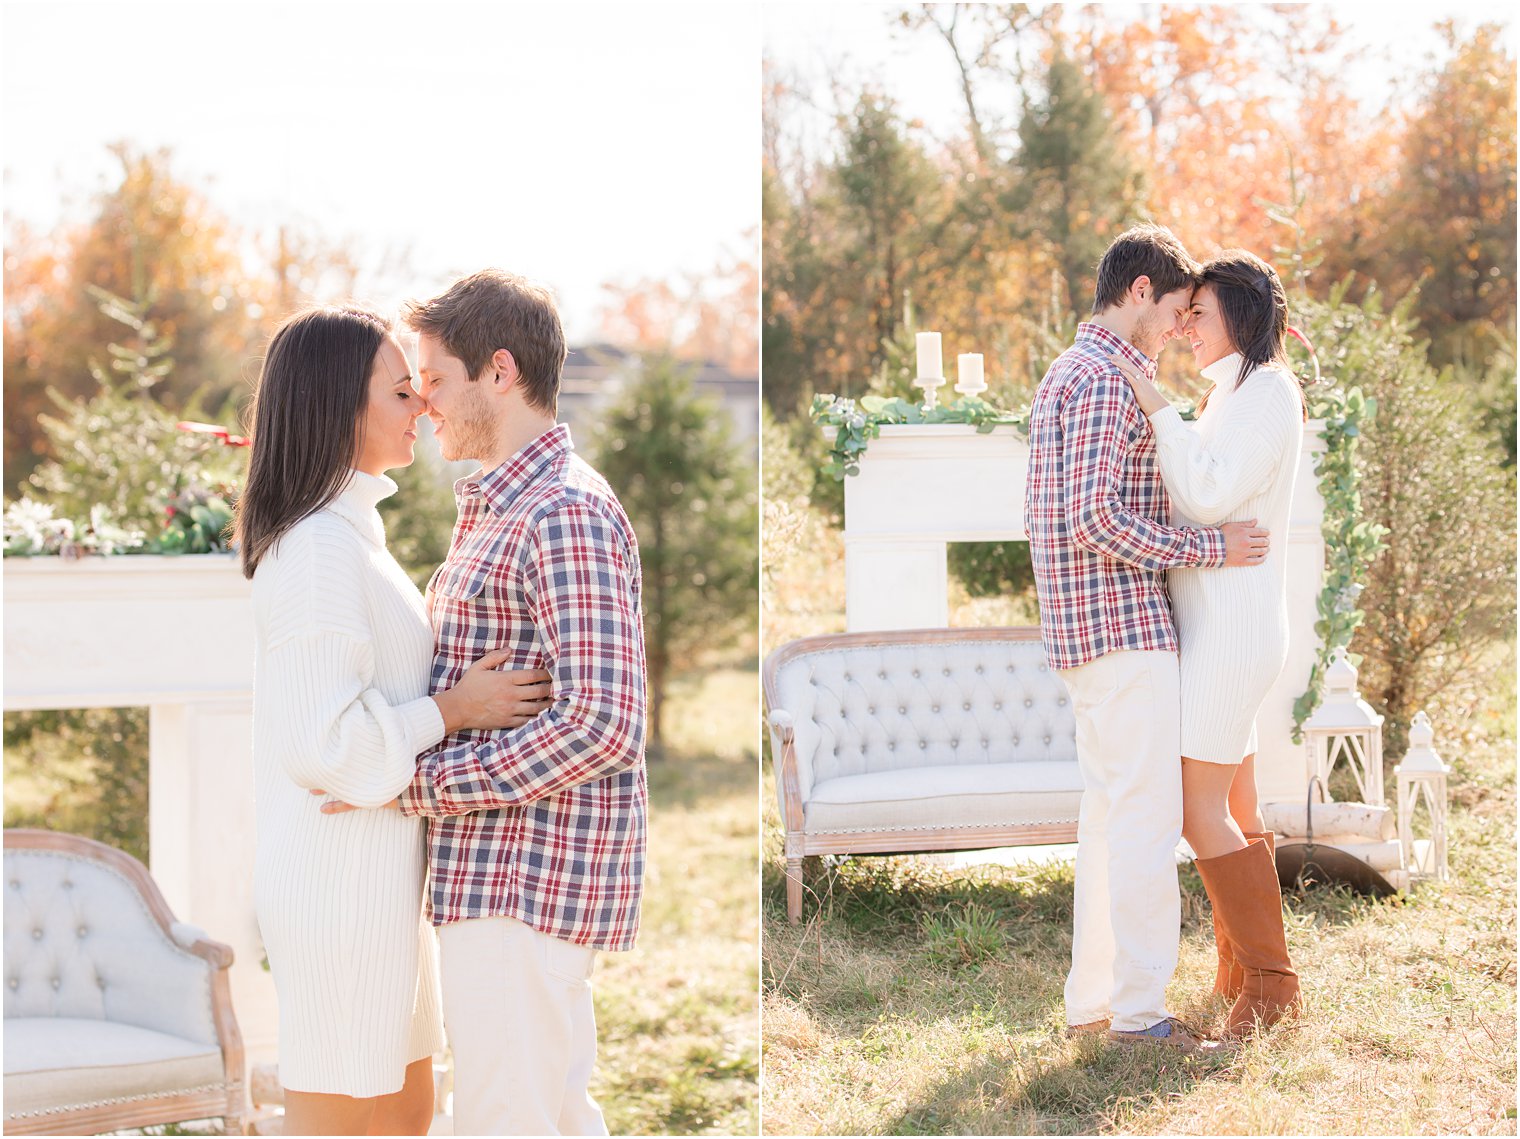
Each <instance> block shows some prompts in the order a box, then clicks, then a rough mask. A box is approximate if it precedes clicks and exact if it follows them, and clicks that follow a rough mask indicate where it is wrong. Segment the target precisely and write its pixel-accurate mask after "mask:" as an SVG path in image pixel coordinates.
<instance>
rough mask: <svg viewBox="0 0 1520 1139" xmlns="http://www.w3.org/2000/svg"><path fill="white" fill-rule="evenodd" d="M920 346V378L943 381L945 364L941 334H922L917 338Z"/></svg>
mask: <svg viewBox="0 0 1520 1139" xmlns="http://www.w3.org/2000/svg"><path fill="white" fill-rule="evenodd" d="M915 340H916V342H917V345H918V378H919V379H921V380H942V379H944V378H945V372H944V362H943V358H942V357H941V355H940V347H939V333H937V332H920V333H918V335H917V336H916V337H915Z"/></svg>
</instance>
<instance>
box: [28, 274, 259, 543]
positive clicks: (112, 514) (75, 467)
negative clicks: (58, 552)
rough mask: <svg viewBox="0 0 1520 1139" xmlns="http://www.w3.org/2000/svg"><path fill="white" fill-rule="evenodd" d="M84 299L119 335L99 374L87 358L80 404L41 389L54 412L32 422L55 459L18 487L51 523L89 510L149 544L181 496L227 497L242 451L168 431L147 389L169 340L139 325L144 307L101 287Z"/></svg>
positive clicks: (196, 403) (195, 400)
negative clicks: (87, 394) (87, 390)
mask: <svg viewBox="0 0 1520 1139" xmlns="http://www.w3.org/2000/svg"><path fill="white" fill-rule="evenodd" d="M91 293H92V295H93V296H94V297H95V299H96V302H97V304H98V306H99V308H100V311H101V312H102V313H103V314H104V315H105V316H106V317H108V318H109V319H110V320H111V321H113V322H115V325H116V327H117V329H118V331H122V330H125V333H126V335H124V336H122V338H121V341H120V342H112V343H111V344H110V345H108V349H107V350H108V352H109V354H110V358H111V363H110V367H109V369H108V368H106V367H105V366H103V365H101V364H100V363H99V362H97V361H93V360H92V361H91V362H90V364H89V370H90V374H91V375H92V376H93V378H94V380H95V384H96V390H95V393H94V395H93V396H92V397H91V398H90V399H89V400H88V401H85V402H77V401H75V400H71V399H68V398H66V397H65V396H64V395H63V393H61V392H59V391H56V390H54V389H49V392H48V394H49V396H50V397H51V398H52V400H53V402H54V404H55V405H56V406H57V408H58V410H59V414H58V415H56V416H53V415H44V416H42V417H41V423H40V426H41V429H42V433H43V437H44V438H45V439H46V441H47V443H48V448H49V451H50V452H51V453H52V454H53V455H56V456H57V458H54V459H49V460H47V461H46V462H44V463H43V464H42V465H41V466H39V467H38V468H37V470H36V471H35V472H34V473H33V474H32V475H31V477H30V478H29V479H28V480H27V483H28V485H27V487H26V489H27V490H28V491H31V492H34V497H39V498H41V499H42V500H43V501H45V502H47V503H49V504H50V505H52V506H53V508H54V510H55V511H56V513H57V515H58V516H59V517H61V518H69V519H73V520H76V521H78V520H82V519H86V518H89V517H90V516H91V513H92V511H95V510H96V509H97V508H98V509H99V510H100V511H102V512H103V513H104V515H105V516H106V517H107V518H109V519H110V520H111V522H113V523H115V524H117V525H119V526H124V527H128V528H131V529H136V530H140V531H142V532H143V533H145V534H147V535H148V536H149V537H150V538H151V537H153V536H155V535H157V534H159V532H160V531H161V530H162V529H163V528H164V517H165V511H166V509H167V508H168V507H170V506H171V505H176V504H178V505H179V506H185V507H186V508H190V506H191V504H190V503H189V502H187V501H186V500H187V498H188V499H194V500H195V501H194V505H196V506H201V507H203V508H204V507H205V505H206V503H207V502H209V501H210V500H211V499H213V498H217V499H219V498H221V496H223V495H224V494H227V493H230V491H231V488H232V487H233V486H234V484H236V483H237V482H239V481H240V480H241V478H242V477H243V474H244V473H245V471H246V463H247V453H246V452H245V451H243V450H241V449H236V448H228V447H225V446H223V445H222V443H220V442H218V441H217V440H216V439H215V438H213V437H210V436H207V435H203V434H187V433H186V432H183V431H178V430H176V429H175V423H176V422H177V420H178V417H177V416H175V415H172V414H170V413H169V412H168V411H167V410H165V409H164V408H163V407H162V406H160V405H159V404H158V403H157V402H156V400H155V399H154V390H155V389H156V387H157V386H158V385H159V384H160V383H162V382H163V381H164V380H165V379H166V377H168V376H169V374H170V373H171V371H172V370H173V359H172V356H171V353H172V352H173V350H174V343H173V341H172V340H171V339H170V338H169V337H168V336H166V335H164V334H163V333H162V332H160V330H159V326H158V325H157V323H156V322H154V321H151V320H149V319H148V317H147V313H148V310H149V308H150V302H149V301H148V300H146V299H144V298H141V297H139V298H137V299H135V300H130V301H129V300H126V299H124V298H122V297H118V296H116V295H114V294H112V293H109V292H107V291H106V290H104V289H92V290H91ZM186 412H187V414H190V415H192V416H193V417H199V416H200V415H203V414H204V412H202V410H201V405H200V397H199V394H198V393H196V394H193V395H192V396H191V397H190V398H189V400H188V401H187V407H186ZM36 492H40V493H36ZM219 509H220V510H225V509H226V507H225V504H224V503H223V504H222V505H221V506H220V507H219Z"/></svg>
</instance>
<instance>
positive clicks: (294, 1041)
mask: <svg viewBox="0 0 1520 1139" xmlns="http://www.w3.org/2000/svg"><path fill="white" fill-rule="evenodd" d="M426 410H427V405H426V403H425V401H424V400H423V399H422V398H421V397H420V396H418V395H417V393H416V392H414V391H413V390H412V380H411V376H410V375H409V374H408V369H407V363H406V357H405V356H404V355H403V354H402V351H401V347H400V345H399V344H398V343H397V342H396V340H395V338H394V337H393V336H392V335H391V334H390V325H389V323H388V322H387V321H386V320H384V319H383V318H382V317H379V316H377V315H375V314H374V313H370V312H365V311H362V310H359V309H350V308H318V309H312V310H310V311H307V312H303V313H300V314H298V315H296V316H294V317H292V318H291V319H290V320H288V321H286V322H285V324H284V325H283V326H281V328H280V329H279V331H278V332H276V333H275V336H274V339H273V340H272V341H271V343H270V345H269V352H268V355H267V357H266V359H265V361H264V368H263V373H262V375H261V376H260V379H259V386H258V391H257V395H256V397H255V406H254V411H253V422H254V429H253V453H252V456H251V459H250V463H249V471H248V480H247V485H246V487H245V488H244V491H243V494H242V496H241V498H240V500H239V502H238V516H237V540H238V544H239V548H240V550H241V555H242V563H243V572H244V574H245V576H248V577H251V578H253V603H254V615H255V621H256V626H257V657H256V674H255V690H254V769H255V770H254V779H255V795H256V799H257V808H258V809H257V818H258V831H259V834H258V839H259V841H258V855H257V860H256V867H255V891H254V896H255V905H256V908H257V913H258V920H259V927H260V931H261V933H262V935H263V938H264V945H265V948H266V950H267V951H268V957H269V967H270V971H271V972H272V974H273V976H274V982H275V988H276V990H277V992H278V994H279V1003H280V1082H281V1083H282V1084H283V1085H284V1087H285V1132H286V1134H289V1135H324V1134H352V1135H362V1134H365V1133H369V1134H409V1135H421V1134H425V1133H426V1132H427V1129H428V1125H429V1123H430V1122H431V1120H432V1116H433V1082H432V1070H431V1062H430V1058H431V1057H432V1055H433V1054H434V1053H435V1052H437V1051H439V1050H440V1049H441V1048H442V1046H443V1034H442V1025H441V1021H440V1015H439V1007H440V1005H439V999H438V991H437V985H438V982H437V967H436V964H435V960H434V954H435V950H434V939H433V934H432V931H431V929H429V928H428V926H427V925H426V924H425V923H423V922H422V921H421V904H422V890H423V874H424V870H425V862H424V859H425V854H424V849H423V828H422V823H421V820H419V819H415V818H407V817H405V816H403V815H402V814H401V813H400V812H399V811H395V810H361V811H353V812H351V813H348V814H341V815H326V814H323V813H321V806H322V800H321V799H320V798H317V797H314V796H313V795H312V794H311V793H310V792H311V791H312V789H315V788H323V789H325V790H326V791H328V792H331V794H332V795H333V796H335V797H336V798H338V799H342V800H344V801H346V802H349V803H352V804H355V805H357V806H361V807H372V808H378V807H382V806H387V805H394V800H395V798H396V796H397V795H398V794H400V792H401V790H402V789H403V788H404V787H405V786H406V785H407V784H408V783H409V782H410V780H411V778H412V772H413V770H414V766H415V761H416V756H417V754H418V753H419V752H423V751H426V750H427V749H428V748H430V747H431V746H432V745H434V744H436V743H438V742H439V741H440V740H441V739H443V737H444V736H445V735H446V734H448V733H452V732H455V731H458V730H461V729H464V728H503V727H508V728H510V727H515V726H517V725H519V724H522V723H525V722H526V721H527V720H528V719H530V718H531V717H532V716H533V715H534V714H536V712H538V711H539V710H541V708H542V707H544V699H545V698H546V697H547V696H548V695H549V686H548V685H547V684H546V683H543V681H546V680H547V679H548V674H547V673H543V672H523V673H510V674H503V673H499V672H494V671H491V670H492V668H493V666H494V665H499V664H501V663H502V662H503V661H505V660H506V659H507V657H508V655H509V654H508V653H505V652H497V653H491V654H488V655H486V656H484V657H482V658H481V659H480V660H479V661H477V662H476V663H475V665H474V666H472V667H471V668H470V670H469V671H468V672H467V673H466V674H465V676H464V678H463V679H462V680H461V681H460V683H459V684H458V685H457V686H455V687H454V688H452V689H450V690H449V691H446V692H442V693H440V694H438V695H437V696H432V697H430V696H429V695H428V687H429V684H428V681H429V676H430V672H431V669H432V661H433V638H432V632H431V629H430V627H429V624H428V618H427V613H426V611H425V609H424V606H423V600H422V598H421V596H420V595H419V594H418V592H417V589H416V587H415V586H414V585H413V584H412V583H411V581H410V580H409V579H408V578H407V576H406V574H405V573H404V572H403V571H402V569H401V567H400V566H399V565H398V564H397V563H396V561H395V559H394V558H392V557H391V556H390V554H389V553H387V551H386V548H385V529H384V525H383V524H382V522H381V520H380V515H379V512H378V511H377V510H376V509H375V505H376V503H378V502H379V501H380V500H381V499H383V498H385V497H386V496H387V495H390V494H392V493H394V491H395V490H396V484H395V483H394V482H392V481H391V480H390V479H389V478H387V477H386V476H385V471H386V470H388V469H390V468H392V467H400V466H406V465H408V464H409V463H411V461H412V458H413V453H412V450H413V447H414V445H415V443H416V439H417V435H416V431H415V430H414V428H415V425H416V422H417V417H418V416H419V415H422V414H423V413H424V412H425V411H426Z"/></svg>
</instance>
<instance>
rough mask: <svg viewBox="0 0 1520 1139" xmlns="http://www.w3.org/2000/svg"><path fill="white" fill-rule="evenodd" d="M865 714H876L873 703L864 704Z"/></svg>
mask: <svg viewBox="0 0 1520 1139" xmlns="http://www.w3.org/2000/svg"><path fill="white" fill-rule="evenodd" d="M866 714H867V715H868V716H874V715H876V708H875V707H874V706H873V705H867V706H866Z"/></svg>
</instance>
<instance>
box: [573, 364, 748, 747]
mask: <svg viewBox="0 0 1520 1139" xmlns="http://www.w3.org/2000/svg"><path fill="white" fill-rule="evenodd" d="M593 454H594V456H595V458H594V460H593V461H594V464H595V466H596V467H597V469H598V470H599V471H601V473H602V474H603V475H604V476H605V477H606V479H607V481H608V482H609V483H610V484H611V486H612V489H613V491H614V492H615V493H616V494H617V496H618V498H619V500H620V501H621V502H622V504H623V508H624V509H625V510H626V511H627V512H628V518H629V521H631V522H632V523H633V529H634V533H635V534H636V535H637V537H638V542H639V558H640V562H641V564H642V568H643V583H644V596H643V600H644V640H645V653H646V656H647V661H648V669H649V738H650V743H651V744H652V745H654V746H656V747H658V745H659V744H660V742H661V739H662V728H663V724H662V719H663V710H664V706H665V695H666V690H667V687H668V685H669V682H670V678H671V676H672V675H673V674H674V673H676V672H678V671H683V670H687V669H690V668H693V667H697V666H700V665H701V664H703V663H706V661H705V660H704V656H705V654H706V653H707V652H708V651H709V650H711V649H712V648H714V647H716V646H721V645H723V644H725V643H727V642H728V641H729V639H730V637H731V635H732V634H734V633H736V632H740V631H744V630H749V629H753V627H754V624H755V621H756V619H757V613H756V610H755V596H756V590H757V589H758V588H759V556H758V555H759V549H758V537H759V536H758V528H759V513H758V511H759V505H758V497H757V493H756V484H755V462H754V456H753V454H751V453H750V452H749V450H748V448H746V447H743V446H738V445H736V444H735V443H734V442H733V440H732V437H731V432H730V429H729V423H728V418H727V412H725V411H724V410H723V409H722V407H720V406H719V405H718V404H717V403H715V402H714V401H712V400H708V399H705V398H702V397H701V396H699V395H698V394H697V393H696V391H695V390H694V388H693V386H692V376H691V372H690V370H689V369H688V368H686V367H683V366H682V365H680V364H679V363H677V362H676V360H675V359H674V358H672V357H670V356H668V355H665V354H650V355H646V356H644V357H643V359H642V361H641V363H640V366H639V370H638V372H637V374H635V375H634V376H633V377H632V378H631V379H630V380H629V381H628V384H627V386H626V387H625V388H624V390H623V392H622V394H621V396H620V397H619V398H618V400H617V402H616V403H615V405H614V406H613V407H612V408H611V409H610V410H609V411H608V412H607V413H606V414H605V415H604V417H603V419H602V422H601V425H600V429H599V430H598V432H597V435H596V439H595V442H594V446H593Z"/></svg>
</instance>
